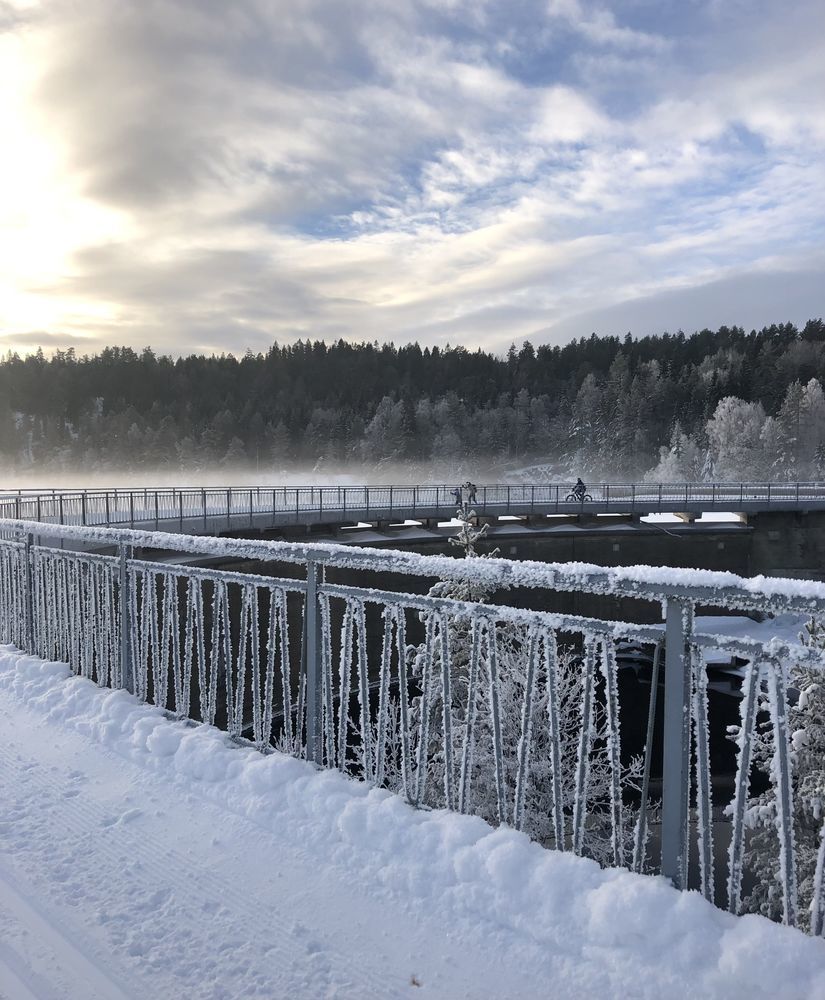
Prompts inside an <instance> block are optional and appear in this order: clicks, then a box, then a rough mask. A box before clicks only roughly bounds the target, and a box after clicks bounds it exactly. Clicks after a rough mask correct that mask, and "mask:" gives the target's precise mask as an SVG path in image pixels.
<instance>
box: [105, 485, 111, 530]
mask: <svg viewBox="0 0 825 1000" xmlns="http://www.w3.org/2000/svg"><path fill="white" fill-rule="evenodd" d="M111 520H112V517H111V514H110V512H109V491H108V490H106V526H107V527H108V526H109V524H110V523H111Z"/></svg>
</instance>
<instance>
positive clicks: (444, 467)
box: [0, 460, 575, 491]
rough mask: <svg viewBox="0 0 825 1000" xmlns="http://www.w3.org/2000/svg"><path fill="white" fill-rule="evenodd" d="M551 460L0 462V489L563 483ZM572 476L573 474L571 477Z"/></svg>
mask: <svg viewBox="0 0 825 1000" xmlns="http://www.w3.org/2000/svg"><path fill="white" fill-rule="evenodd" d="M554 470H555V467H554V466H553V465H551V464H544V463H537V464H536V465H533V466H524V467H521V466H520V467H515V466H514V465H511V466H506V465H503V464H501V463H496V462H495V461H493V460H490V461H488V462H486V463H480V462H473V461H467V460H464V461H456V462H439V463H432V462H422V463H410V462H400V463H381V464H379V465H374V464H365V463H361V462H343V463H340V464H331V463H328V462H325V463H323V465H318V464H315V465H311V464H309V463H304V464H297V463H296V464H294V465H289V466H282V467H279V468H271V467H268V468H267V467H263V466H262V465H258V466H257V467H255V466H254V464H253V465H248V466H240V465H238V466H231V467H227V466H215V467H213V468H209V469H202V470H199V471H197V472H192V471H186V472H183V471H181V470H179V469H172V468H169V466H162V467H158V468H149V467H144V468H140V469H117V470H112V471H106V470H100V469H95V470H88V469H84V468H83V467H78V468H76V469H61V470H53V469H52V470H45V471H38V470H35V469H24V470H21V469H10V468H5V469H2V468H0V491H2V490H27V489H28V490H43V489H106V488H109V489H116V488H118V489H127V488H133V489H134V488H138V487H140V488H144V487H151V486H154V487H172V486H176V487H186V486H192V487H216V486H235V487H248V486H263V487H277V488H283V487H285V486H286V487H295V486H365V485H367V486H391V485H403V486H415V485H422V486H424V485H432V484H436V483H437V484H445V483H446V484H450V485H453V484H456V483H463V482H466V481H467V480H468V479H471V480H472V481H473V482H475V483H477V484H480V485H481V484H485V483H486V484H490V483H508V482H514V483H515V482H531V483H547V482H559V483H567V482H568V480H569V476H565V475H559V474H554ZM574 480H575V477H574Z"/></svg>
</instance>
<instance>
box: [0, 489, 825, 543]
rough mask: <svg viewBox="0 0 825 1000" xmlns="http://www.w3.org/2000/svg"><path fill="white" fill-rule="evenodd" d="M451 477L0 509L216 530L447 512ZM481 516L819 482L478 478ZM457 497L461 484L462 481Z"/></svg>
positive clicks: (138, 495) (622, 506)
mask: <svg viewBox="0 0 825 1000" xmlns="http://www.w3.org/2000/svg"><path fill="white" fill-rule="evenodd" d="M455 489H456V487H455V486H451V485H449V484H445V485H434V486H409V485H396V486H301V487H294V486H290V487H272V486H253V487H243V488H239V487H163V488H149V487H146V488H140V489H91V490H85V489H84V490H28V491H25V490H18V491H8V492H0V517H6V518H16V519H18V520H20V519H23V520H32V521H46V522H48V523H50V524H74V525H89V526H91V525H100V526H107V525H108V526H120V527H131V528H147V527H149V528H154V529H156V530H157V529H161V528H162V529H163V530H167V531H174V530H179V531H184V530H185V531H187V532H190V533H195V532H196V533H199V534H200V533H203V534H217V533H219V532H222V531H231V530H233V529H236V530H237V529H240V528H243V527H254V528H264V527H282V526H289V525H292V524H304V523H310V522H317V523H325V522H326V523H332V522H339V523H347V522H350V521H357V520H363V521H371V520H373V521H375V520H386V521H391V520H396V521H397V520H404V519H406V518H412V519H415V518H417V517H421V518H432V517H445V518H446V517H451V516H452V514H453V513H454V511H455V506H456V499H455V495H454V490H455ZM476 492H477V495H476V498H475V500H474V501H473V507H474V508H475V509H476V511H477V512H478V513H479V514H480V515H482V516H500V515H506V514H514V515H518V516H529V515H531V514H536V515H540V514H571V513H582V512H592V513H616V514H627V513H637V514H650V513H660V512H673V511H676V512H679V513H682V512H693V513H701V512H703V511H713V510H716V511H731V510H733V511H741V512H755V511H764V510H794V509H803V508H804V509H806V510H825V483H821V482H809V483H724V482H721V483H597V484H594V485H592V486H588V487H587V494H586V497H585V498H584V499H580V498H579V497H578V496H576V495H574V494H573V492H572V484H571V485H565V484H555V485H526V484H516V485H482V486H478V487H476ZM465 499H467V494H466V491H465Z"/></svg>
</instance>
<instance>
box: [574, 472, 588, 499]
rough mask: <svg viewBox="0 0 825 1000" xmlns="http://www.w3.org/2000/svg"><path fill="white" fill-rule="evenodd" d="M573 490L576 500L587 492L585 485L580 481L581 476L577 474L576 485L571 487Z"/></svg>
mask: <svg viewBox="0 0 825 1000" xmlns="http://www.w3.org/2000/svg"><path fill="white" fill-rule="evenodd" d="M573 492H574V493H575V494H576V498H577V499H578V500H582V499H583V498H584V494H585V493H586V492H587V487H586V486H585V485H584V483H583V482H582V480H581V476H579V478H578V479H577V480H576V485H575V486H574V487H573Z"/></svg>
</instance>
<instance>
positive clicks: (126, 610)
mask: <svg viewBox="0 0 825 1000" xmlns="http://www.w3.org/2000/svg"><path fill="white" fill-rule="evenodd" d="M117 548H118V556H119V557H120V567H119V584H120V588H119V589H120V683H121V686H122V687H123V688H124V689H125V690H126V691H129V692H130V693H132V694H134V693H135V684H134V680H135V679H134V674H133V672H132V595H131V594H130V592H129V590H130V588H129V559H131V557H132V546H131V545H118V547H117Z"/></svg>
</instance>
